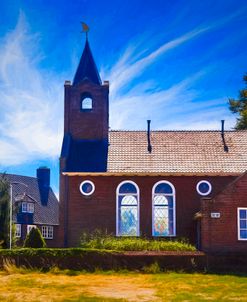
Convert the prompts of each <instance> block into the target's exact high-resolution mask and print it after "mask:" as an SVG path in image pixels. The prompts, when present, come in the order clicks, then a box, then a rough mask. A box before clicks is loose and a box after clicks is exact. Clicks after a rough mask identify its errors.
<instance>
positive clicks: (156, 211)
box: [152, 181, 176, 236]
mask: <svg viewBox="0 0 247 302" xmlns="http://www.w3.org/2000/svg"><path fill="white" fill-rule="evenodd" d="M152 199H153V202H152V203H153V221H152V234H153V236H175V235H176V234H175V189H174V187H173V185H172V184H171V183H169V182H167V181H159V182H157V183H156V184H155V185H154V186H153V194H152Z"/></svg>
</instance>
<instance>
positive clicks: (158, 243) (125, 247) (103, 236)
mask: <svg viewBox="0 0 247 302" xmlns="http://www.w3.org/2000/svg"><path fill="white" fill-rule="evenodd" d="M80 244H81V247H83V248H94V249H106V250H115V251H195V250H196V248H195V247H194V246H193V245H191V244H189V243H188V242H187V241H186V240H184V239H181V240H173V239H169V238H168V239H166V238H162V239H161V238H160V239H146V238H138V237H114V236H113V235H109V234H107V233H106V232H100V231H99V230H96V231H95V232H93V233H91V234H88V233H87V232H84V233H83V234H82V236H81V241H80Z"/></svg>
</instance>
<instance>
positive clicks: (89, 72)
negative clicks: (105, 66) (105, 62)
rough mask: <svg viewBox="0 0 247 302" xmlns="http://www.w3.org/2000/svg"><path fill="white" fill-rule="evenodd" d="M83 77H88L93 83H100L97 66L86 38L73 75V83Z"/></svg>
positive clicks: (81, 79)
mask: <svg viewBox="0 0 247 302" xmlns="http://www.w3.org/2000/svg"><path fill="white" fill-rule="evenodd" d="M84 79H89V80H90V81H92V82H93V83H95V84H98V85H101V79H100V76H99V72H98V69H97V66H96V64H95V62H94V58H93V55H92V52H91V49H90V46H89V43H88V39H86V43H85V47H84V50H83V53H82V56H81V60H80V63H79V65H78V67H77V70H76V74H75V77H74V81H73V85H76V84H78V83H80V82H81V81H83V80H84Z"/></svg>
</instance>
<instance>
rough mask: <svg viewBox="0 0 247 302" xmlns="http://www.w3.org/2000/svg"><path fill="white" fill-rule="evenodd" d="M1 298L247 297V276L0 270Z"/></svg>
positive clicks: (210, 298)
mask: <svg viewBox="0 0 247 302" xmlns="http://www.w3.org/2000/svg"><path fill="white" fill-rule="evenodd" d="M0 301H29V302H31V301H35V302H37V301H42V302H43V301H45V302H49V301H85V302H93V301H95V302H98V301H109V302H111V301H122V302H123V301H140V302H141V301H143V302H145V301H148V302H149V301H151V302H152V301H154V302H155V301H157V302H158V301H247V276H234V275H232V276H231V275H211V274H198V273H195V274H185V273H174V272H171V273H157V274H140V273H130V272H129V273H128V272H126V273H124V272H122V273H116V272H115V273H113V272H96V273H77V272H71V271H67V272H61V271H56V270H53V272H52V271H51V272H49V273H41V272H35V271H33V272H31V271H25V270H20V269H11V268H10V269H8V270H7V271H1V272H0Z"/></svg>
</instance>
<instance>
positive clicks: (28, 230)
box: [27, 224, 37, 234]
mask: <svg viewBox="0 0 247 302" xmlns="http://www.w3.org/2000/svg"><path fill="white" fill-rule="evenodd" d="M36 228H37V226H36V225H35V224H28V225H27V234H29V233H30V232H31V229H36Z"/></svg>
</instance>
